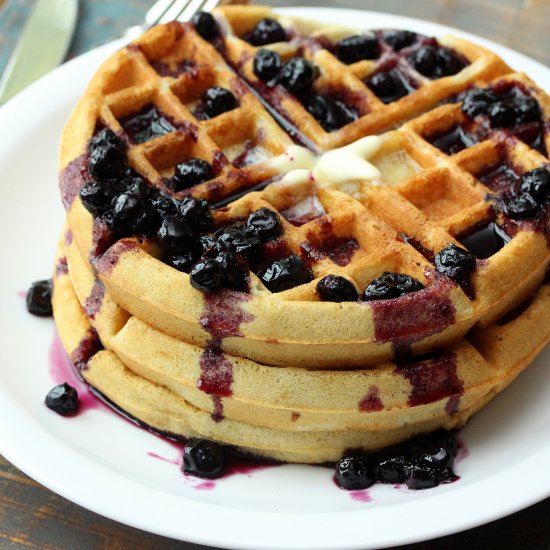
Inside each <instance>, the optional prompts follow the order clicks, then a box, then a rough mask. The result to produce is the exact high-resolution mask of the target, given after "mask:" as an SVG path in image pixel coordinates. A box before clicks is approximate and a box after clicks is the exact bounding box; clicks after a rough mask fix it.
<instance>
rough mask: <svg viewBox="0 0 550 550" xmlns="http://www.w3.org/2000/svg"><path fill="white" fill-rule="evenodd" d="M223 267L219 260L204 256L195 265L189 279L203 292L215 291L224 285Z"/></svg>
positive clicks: (192, 284) (194, 286) (193, 285)
mask: <svg viewBox="0 0 550 550" xmlns="http://www.w3.org/2000/svg"><path fill="white" fill-rule="evenodd" d="M222 277H223V268H222V265H221V264H220V263H219V262H216V261H214V260H211V259H208V258H203V259H202V260H200V261H199V262H197V263H196V264H194V265H193V267H192V268H191V275H190V277H189V281H190V283H191V286H192V287H193V288H196V289H197V290H201V291H202V292H214V291H216V290H218V289H219V288H220V287H221V285H222Z"/></svg>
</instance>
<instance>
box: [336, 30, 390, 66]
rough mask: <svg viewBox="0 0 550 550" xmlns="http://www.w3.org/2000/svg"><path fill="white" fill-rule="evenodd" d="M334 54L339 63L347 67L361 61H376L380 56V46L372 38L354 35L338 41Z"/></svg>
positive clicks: (364, 35)
mask: <svg viewBox="0 0 550 550" xmlns="http://www.w3.org/2000/svg"><path fill="white" fill-rule="evenodd" d="M335 53H336V57H337V58H338V59H339V60H340V61H342V62H343V63H346V64H347V65H349V64H351V63H356V62H357V61H361V60H363V59H376V58H377V57H379V56H380V45H379V44H378V40H377V39H376V37H374V36H369V35H367V34H356V35H353V36H348V37H346V38H343V39H342V40H340V41H339V42H338V43H337V44H336V52H335Z"/></svg>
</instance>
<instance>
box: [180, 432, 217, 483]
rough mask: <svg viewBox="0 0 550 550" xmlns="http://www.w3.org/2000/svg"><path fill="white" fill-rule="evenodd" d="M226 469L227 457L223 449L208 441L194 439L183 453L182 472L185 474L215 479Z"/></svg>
mask: <svg viewBox="0 0 550 550" xmlns="http://www.w3.org/2000/svg"><path fill="white" fill-rule="evenodd" d="M224 468H225V455H224V452H223V450H222V448H221V447H220V446H219V445H218V444H216V443H214V442H213V441H208V440H206V439H198V440H196V439H192V440H190V441H189V442H188V443H187V445H185V448H184V451H183V466H182V471H183V472H184V473H185V474H189V475H192V476H197V477H202V478H206V479H215V478H217V477H219V476H220V475H221V474H222V473H223V470H224Z"/></svg>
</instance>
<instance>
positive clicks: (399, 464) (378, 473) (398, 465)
mask: <svg viewBox="0 0 550 550" xmlns="http://www.w3.org/2000/svg"><path fill="white" fill-rule="evenodd" d="M373 458H374V460H373V461H374V466H373V473H374V478H375V480H376V481H378V482H379V483H392V484H395V483H404V482H405V479H406V471H407V466H408V465H409V463H410V456H409V452H408V450H407V449H405V448H404V447H402V446H393V447H387V448H385V449H382V450H381V451H378V452H377V453H376V455H374V457H373Z"/></svg>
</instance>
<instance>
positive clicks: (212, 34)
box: [191, 11, 218, 40]
mask: <svg viewBox="0 0 550 550" xmlns="http://www.w3.org/2000/svg"><path fill="white" fill-rule="evenodd" d="M191 23H193V25H194V27H195V30H196V31H197V32H198V33H199V34H200V36H202V37H203V38H204V39H205V40H212V38H216V36H218V24H217V23H216V20H215V19H214V16H213V15H212V14H211V13H208V12H207V11H199V12H197V13H196V14H195V15H193V17H192V18H191Z"/></svg>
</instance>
